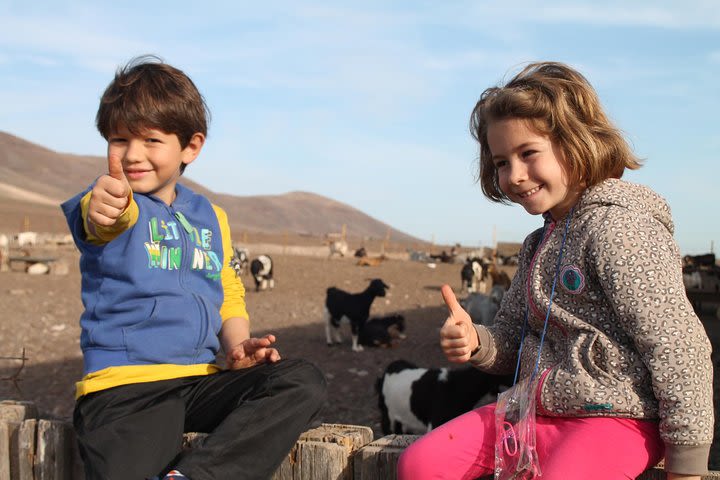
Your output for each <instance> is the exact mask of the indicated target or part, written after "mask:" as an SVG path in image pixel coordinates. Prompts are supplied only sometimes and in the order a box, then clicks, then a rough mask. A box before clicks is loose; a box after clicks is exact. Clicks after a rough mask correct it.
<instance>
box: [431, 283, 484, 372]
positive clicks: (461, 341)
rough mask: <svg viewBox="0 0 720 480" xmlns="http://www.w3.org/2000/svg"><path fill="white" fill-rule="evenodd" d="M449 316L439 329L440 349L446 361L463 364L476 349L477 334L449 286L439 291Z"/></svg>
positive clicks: (444, 286) (477, 342)
mask: <svg viewBox="0 0 720 480" xmlns="http://www.w3.org/2000/svg"><path fill="white" fill-rule="evenodd" d="M440 293H441V294H442V298H443V301H444V302H445V305H446V306H447V308H448V313H449V316H448V318H447V320H445V323H444V324H443V326H442V328H441V329H440V347H441V348H442V350H443V353H444V354H445V357H446V358H447V359H448V361H450V362H453V363H465V362H467V361H468V360H469V359H470V356H471V353H472V352H473V351H474V350H475V349H476V348H477V347H478V345H479V341H478V337H477V332H476V331H475V327H474V326H473V323H472V319H471V318H470V315H468V313H467V312H466V311H465V310H464V309H463V308H462V307H461V306H460V304H459V303H458V301H457V298H456V297H455V294H454V293H453V291H452V288H450V286H449V285H443V286H442V288H441V289H440Z"/></svg>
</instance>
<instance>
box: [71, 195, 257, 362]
mask: <svg viewBox="0 0 720 480" xmlns="http://www.w3.org/2000/svg"><path fill="white" fill-rule="evenodd" d="M88 191H89V189H88V190H86V191H85V192H83V193H80V194H78V195H76V196H75V197H73V198H72V199H70V200H68V201H67V202H65V203H64V204H62V209H63V212H64V213H65V216H66V218H67V221H68V225H69V226H70V230H71V232H72V234H73V237H74V239H75V243H76V244H77V246H78V248H79V249H80V252H81V257H80V269H81V272H82V301H83V305H84V306H85V311H84V312H83V314H82V316H81V318H80V325H81V327H82V334H81V337H80V346H81V348H82V351H83V356H84V363H85V367H84V373H85V375H88V374H91V373H92V372H96V371H99V370H102V369H105V368H108V367H117V366H129V365H156V364H172V365H194V364H211V363H214V361H215V355H216V354H217V352H218V350H219V341H218V333H219V331H220V328H221V326H222V321H223V320H224V318H221V313H220V310H221V308H222V307H223V302H224V300H225V298H224V297H225V292H224V287H223V283H224V282H223V281H222V280H221V272H222V270H223V268H224V267H226V265H225V263H226V262H225V261H224V259H227V258H229V255H225V253H226V252H225V251H224V250H225V249H224V248H223V231H226V232H227V231H228V230H229V229H228V228H227V224H226V222H227V220H226V218H225V216H224V212H222V211H221V210H220V209H217V207H214V206H213V205H212V204H211V203H210V202H209V201H208V200H207V199H206V198H205V197H203V196H201V195H198V194H195V193H194V192H192V191H191V190H190V189H188V188H186V187H183V186H182V185H179V184H178V185H177V186H176V193H177V197H176V199H175V201H174V202H173V204H172V205H170V206H168V205H167V204H165V203H164V202H163V201H161V200H160V199H158V198H156V197H153V196H150V195H142V194H133V198H134V201H135V202H136V203H137V206H138V209H137V210H138V212H139V213H138V218H137V222H136V223H135V224H134V226H133V227H132V228H129V229H127V230H126V231H124V232H122V233H121V234H120V235H119V236H118V237H117V238H115V239H114V240H112V241H110V242H108V243H105V244H103V245H93V244H92V243H89V242H88V241H87V237H86V234H85V230H84V228H83V217H82V211H81V210H82V209H81V200H82V198H83V196H85V195H86V194H87V192H88ZM218 210H220V212H218ZM218 213H221V214H222V220H223V225H221V222H220V220H219V219H218ZM226 234H227V235H229V232H228V233H226ZM227 245H230V243H229V241H227V243H226V246H227ZM227 268H229V266H227ZM223 278H224V276H223ZM237 281H238V282H239V279H237ZM241 288H242V287H241ZM243 291H244V290H243ZM241 311H242V312H243V313H245V316H247V313H246V311H245V307H244V301H243V304H242V310H241Z"/></svg>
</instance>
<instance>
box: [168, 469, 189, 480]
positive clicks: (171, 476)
mask: <svg viewBox="0 0 720 480" xmlns="http://www.w3.org/2000/svg"><path fill="white" fill-rule="evenodd" d="M183 479H187V477H186V476H185V475H183V474H182V473H180V472H178V471H177V470H170V471H169V472H168V473H167V475H165V476H164V477H163V480H183Z"/></svg>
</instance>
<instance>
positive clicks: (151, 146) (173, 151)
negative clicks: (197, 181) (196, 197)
mask: <svg viewBox="0 0 720 480" xmlns="http://www.w3.org/2000/svg"><path fill="white" fill-rule="evenodd" d="M204 141H205V137H204V136H203V135H202V134H200V133H196V134H195V135H194V136H193V137H192V138H191V140H190V142H189V143H188V145H187V146H186V147H185V148H182V147H181V145H180V140H179V139H178V137H177V135H175V134H174V133H165V132H163V131H161V130H158V129H153V128H151V129H147V130H143V131H142V132H141V134H134V133H132V132H130V130H128V129H127V127H125V126H123V125H121V126H119V127H118V129H117V131H116V132H115V133H113V134H112V135H110V136H109V137H108V150H107V155H108V159H111V158H118V159H119V160H120V162H121V163H122V166H123V173H124V174H125V178H126V179H127V181H128V183H129V184H130V188H131V189H132V190H133V191H134V192H137V193H144V194H150V195H155V196H156V197H158V198H160V199H161V200H162V201H164V202H165V203H167V204H168V205H170V204H171V203H172V202H173V200H175V184H176V183H177V180H178V178H180V166H181V165H182V164H189V163H191V162H192V161H193V160H195V158H197V155H198V154H199V153H200V149H201V148H202V145H203V143H204Z"/></svg>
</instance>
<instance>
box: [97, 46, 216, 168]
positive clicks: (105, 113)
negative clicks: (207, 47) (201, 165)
mask: <svg viewBox="0 0 720 480" xmlns="http://www.w3.org/2000/svg"><path fill="white" fill-rule="evenodd" d="M209 120H210V111H209V110H208V108H207V104H206V103H205V99H204V98H203V96H202V95H201V94H200V92H199V91H198V89H197V87H196V86H195V84H194V83H193V81H192V80H190V78H189V77H188V76H187V75H186V74H185V73H184V72H182V71H181V70H178V69H177V68H175V67H173V66H171V65H168V64H167V63H164V62H163V61H162V60H161V59H160V58H158V57H155V56H152V55H145V56H141V57H137V58H134V59H132V60H130V62H128V63H127V65H125V67H123V68H120V69H118V71H117V72H116V73H115V78H114V79H113V81H112V82H110V85H108V87H107V88H106V89H105V93H103V96H102V97H101V98H100V107H99V108H98V111H97V115H96V117H95V124H96V125H97V129H98V130H99V131H100V134H101V135H102V136H103V137H104V138H105V139H106V140H107V139H108V138H109V137H110V136H111V135H112V134H113V133H114V132H116V131H117V129H118V127H119V126H120V125H124V126H125V127H126V128H127V129H128V130H130V132H132V133H133V134H135V135H138V134H140V133H141V132H142V131H143V130H144V129H148V128H156V129H158V130H161V131H163V132H165V133H168V134H175V135H177V137H178V140H179V141H180V147H181V148H183V149H184V148H185V147H187V145H188V143H189V142H190V139H191V138H192V136H193V135H194V134H195V133H202V134H203V135H204V136H207V129H208V122H209ZM185 166H186V165H185V164H182V165H181V167H180V173H182V172H183V171H184V170H185Z"/></svg>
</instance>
